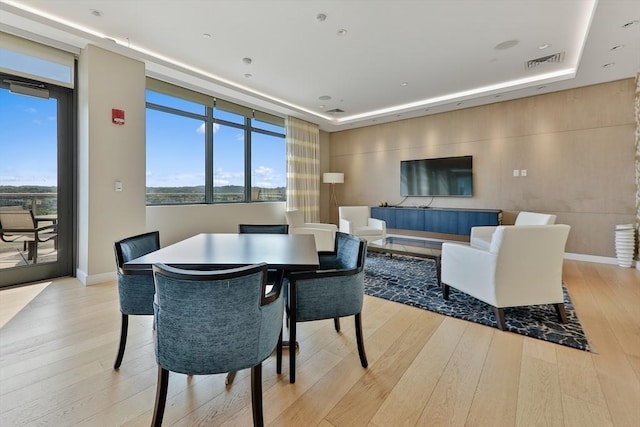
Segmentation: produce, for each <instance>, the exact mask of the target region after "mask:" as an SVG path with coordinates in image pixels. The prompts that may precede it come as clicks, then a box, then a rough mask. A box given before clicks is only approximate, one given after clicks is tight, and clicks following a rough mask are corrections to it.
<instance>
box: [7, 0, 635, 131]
mask: <svg viewBox="0 0 640 427" xmlns="http://www.w3.org/2000/svg"><path fill="white" fill-rule="evenodd" d="M95 11H98V12H99V13H98V12H95ZM96 14H99V15H100V16H96ZM318 14H324V15H326V19H325V20H324V21H320V20H319V19H318V18H317V17H318ZM638 20H640V1H638V0H599V1H597V0H395V1H394V0H342V1H339V0H332V1H331V0H324V1H321V0H234V1H232V0H210V1H206V0H173V1H172V0H53V1H52V0H22V1H13V0H0V30H4V31H8V32H11V33H16V34H19V35H26V36H31V37H32V38H33V34H36V35H37V37H35V38H39V37H46V38H47V39H50V40H55V41H57V42H61V43H64V44H66V45H69V46H71V47H75V48H82V47H84V46H85V45H86V44H87V43H93V44H97V45H99V46H102V47H105V48H108V49H112V50H114V51H117V52H120V53H123V54H126V55H130V56H133V57H136V58H139V59H141V60H143V61H145V62H146V63H147V70H148V72H149V74H150V75H152V76H154V77H160V78H163V79H165V80H167V81H171V82H180V83H181V84H183V85H185V86H187V87H190V88H195V89H198V90H201V91H204V92H207V93H211V94H214V95H218V96H220V97H224V98H225V99H228V100H231V101H236V102H241V103H243V104H246V105H250V106H253V107H255V108H259V109H261V110H265V111H270V112H274V113H278V114H292V115H295V116H297V117H300V118H303V119H306V120H309V121H312V122H314V123H318V124H320V127H321V128H322V129H323V130H326V131H338V130H343V129H350V128H354V127H360V126H367V125H371V124H373V123H382V122H388V121H394V120H401V119H404V118H409V117H416V116H422V115H427V114H435V113H439V112H443V111H450V110H455V109H460V108H467V107H470V106H476V105H482V104H487V103H492V102H498V101H503V100H508V99H515V98H519V97H524V96H531V95H536V94H540V93H548V92H553V91H557V90H563V89H568V88H573V87H579V86H585V85H590V84H596V83H602V82H607V81H613V80H619V79H622V78H629V77H633V76H635V75H636V73H638V71H640V24H639V23H638ZM634 21H635V24H634V25H628V26H626V27H625V24H627V23H630V22H634ZM341 29H344V30H346V35H342V36H341V35H339V34H338V32H339V30H341ZM204 34H208V35H210V37H206V36H204ZM108 39H112V40H108ZM113 40H115V43H114V41H113ZM512 40H513V41H517V43H516V44H515V46H513V47H511V48H508V49H496V46H497V45H499V44H500V43H503V42H507V41H512ZM543 44H548V45H549V47H548V48H546V49H540V46H541V45H543ZM614 46H623V47H622V48H618V49H613V50H612V48H613V47H614ZM561 52H563V53H564V60H563V61H562V62H561V63H542V64H541V65H538V66H537V67H535V68H534V69H527V67H526V66H525V64H526V62H527V61H528V60H532V59H535V58H540V57H544V56H547V55H552V54H556V53H561ZM243 58H251V60H252V62H251V64H246V63H245V62H243ZM605 64H612V65H609V66H604V65H605ZM247 74H250V75H251V77H246V76H245V75H247ZM403 83H406V86H403V85H402V84H403ZM325 95H326V96H330V97H331V99H330V100H325V101H323V100H320V99H319V97H321V96H325ZM335 108H339V109H341V110H343V111H344V113H329V112H328V111H329V110H331V109H335Z"/></svg>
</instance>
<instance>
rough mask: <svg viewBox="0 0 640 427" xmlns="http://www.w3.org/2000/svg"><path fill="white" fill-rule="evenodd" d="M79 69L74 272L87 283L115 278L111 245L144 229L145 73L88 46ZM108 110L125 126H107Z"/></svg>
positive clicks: (130, 62)
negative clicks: (118, 184)
mask: <svg viewBox="0 0 640 427" xmlns="http://www.w3.org/2000/svg"><path fill="white" fill-rule="evenodd" d="M78 65H79V67H78V68H79V70H78V82H79V85H78V262H77V270H76V274H77V276H78V278H79V279H80V280H81V281H82V282H83V283H85V284H92V283H99V282H102V281H105V280H111V279H112V278H113V277H115V273H114V271H115V261H114V255H113V242H114V241H116V240H119V239H121V238H123V237H125V236H129V235H134V234H139V233H142V232H144V231H145V221H146V218H145V164H146V158H145V131H146V129H145V93H144V92H145V69H144V64H143V63H142V62H139V61H136V60H133V59H130V58H126V57H123V56H120V55H117V54H114V53H112V52H109V51H106V50H104V49H101V48H98V47H96V46H91V45H89V46H87V47H86V48H85V49H83V50H82V52H81V54H80V58H79V61H78ZM113 108H116V109H120V110H124V111H125V121H126V122H125V124H124V125H115V124H113V123H112V122H111V110H112V109H113ZM115 181H122V183H123V191H122V192H116V191H115V190H114V183H115Z"/></svg>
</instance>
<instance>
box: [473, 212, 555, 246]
mask: <svg viewBox="0 0 640 427" xmlns="http://www.w3.org/2000/svg"><path fill="white" fill-rule="evenodd" d="M555 223H556V216H555V215H550V214H542V213H536V212H525V211H522V212H520V213H519V214H518V216H517V217H516V221H515V224H514V225H552V224H555ZM494 231H496V226H491V225H488V226H481V227H471V236H470V245H471V246H473V247H474V248H479V249H484V250H485V251H488V250H489V246H491V236H492V234H493V232H494Z"/></svg>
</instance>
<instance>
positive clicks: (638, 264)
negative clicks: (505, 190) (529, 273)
mask: <svg viewBox="0 0 640 427" xmlns="http://www.w3.org/2000/svg"><path fill="white" fill-rule="evenodd" d="M387 237H403V238H411V239H416V240H433V241H438V242H451V240H446V239H439V238H429V237H422V236H412V235H406V234H396V233H388V234H387ZM455 243H463V244H464V242H458V241H455ZM564 258H565V259H571V260H574V261H584V262H595V263H598V264H614V265H617V264H618V260H617V259H616V258H615V257H606V256H598V255H585V254H575V253H570V252H565V254H564ZM634 265H635V268H636V269H637V270H640V261H634Z"/></svg>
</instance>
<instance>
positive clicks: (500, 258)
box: [490, 224, 570, 306]
mask: <svg viewBox="0 0 640 427" xmlns="http://www.w3.org/2000/svg"><path fill="white" fill-rule="evenodd" d="M569 230H570V227H569V226H568V225H565V224H557V225H521V226H517V227H514V226H499V227H497V228H496V231H495V232H494V233H493V237H492V240H491V249H490V251H491V252H493V253H495V254H497V259H496V271H495V282H496V294H497V295H499V298H500V299H501V301H503V302H506V305H507V306H509V305H510V303H511V302H517V301H520V300H526V301H530V302H529V303H528V304H531V305H533V304H535V303H536V302H535V301H536V298H540V300H541V301H542V302H540V303H541V304H542V303H547V302H548V301H549V300H550V299H549V296H550V295H551V296H554V297H555V298H556V300H557V301H562V264H563V258H564V250H565V245H566V243H567V238H568V236H569Z"/></svg>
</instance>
